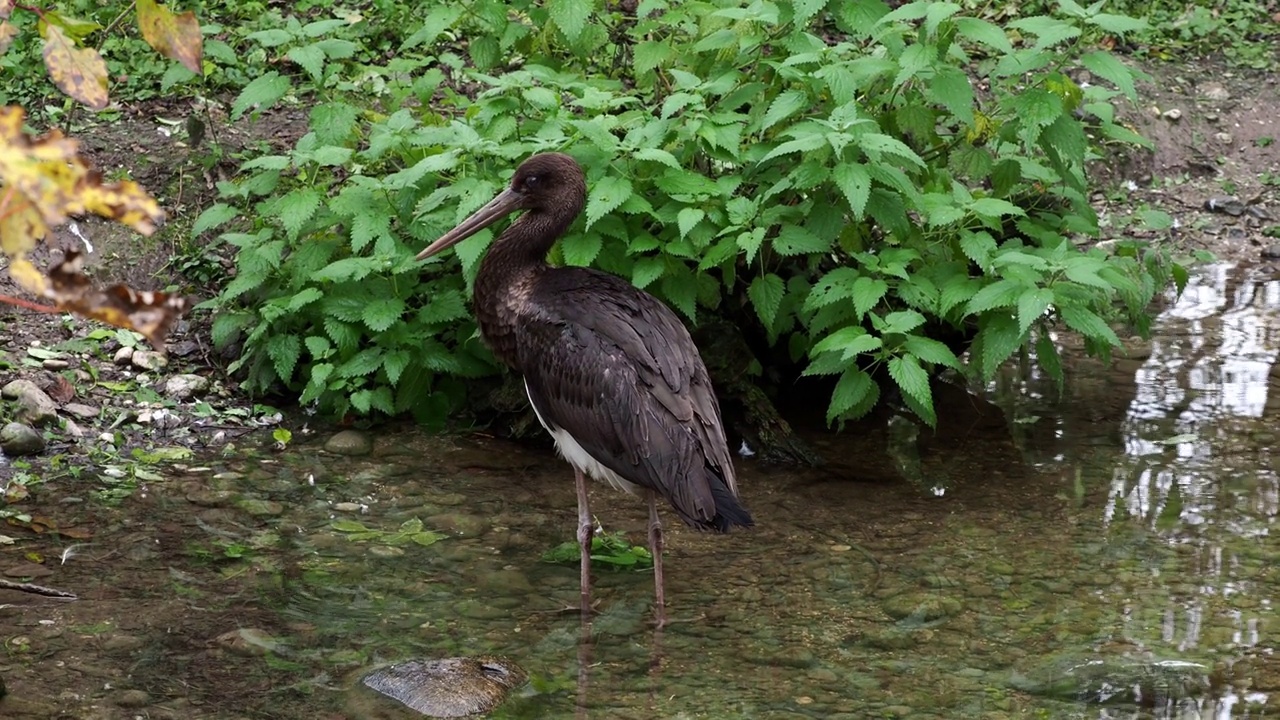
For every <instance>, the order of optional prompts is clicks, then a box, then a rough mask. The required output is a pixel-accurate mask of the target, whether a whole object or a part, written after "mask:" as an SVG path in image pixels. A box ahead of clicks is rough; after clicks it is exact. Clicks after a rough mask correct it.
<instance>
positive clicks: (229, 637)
mask: <svg viewBox="0 0 1280 720" xmlns="http://www.w3.org/2000/svg"><path fill="white" fill-rule="evenodd" d="M213 642H214V643H215V644H216V645H218V646H220V647H222V648H225V649H226V650H228V651H230V652H233V653H235V654H236V655H244V656H246V657H256V656H261V655H266V654H267V653H272V652H277V651H279V650H280V649H281V645H280V641H278V640H276V639H275V638H273V637H271V634H270V633H268V632H267V631H265V630H258V629H255V628H240V629H239V630H232V631H231V632H227V633H223V634H221V635H219V636H218V637H216V638H214V640H213Z"/></svg>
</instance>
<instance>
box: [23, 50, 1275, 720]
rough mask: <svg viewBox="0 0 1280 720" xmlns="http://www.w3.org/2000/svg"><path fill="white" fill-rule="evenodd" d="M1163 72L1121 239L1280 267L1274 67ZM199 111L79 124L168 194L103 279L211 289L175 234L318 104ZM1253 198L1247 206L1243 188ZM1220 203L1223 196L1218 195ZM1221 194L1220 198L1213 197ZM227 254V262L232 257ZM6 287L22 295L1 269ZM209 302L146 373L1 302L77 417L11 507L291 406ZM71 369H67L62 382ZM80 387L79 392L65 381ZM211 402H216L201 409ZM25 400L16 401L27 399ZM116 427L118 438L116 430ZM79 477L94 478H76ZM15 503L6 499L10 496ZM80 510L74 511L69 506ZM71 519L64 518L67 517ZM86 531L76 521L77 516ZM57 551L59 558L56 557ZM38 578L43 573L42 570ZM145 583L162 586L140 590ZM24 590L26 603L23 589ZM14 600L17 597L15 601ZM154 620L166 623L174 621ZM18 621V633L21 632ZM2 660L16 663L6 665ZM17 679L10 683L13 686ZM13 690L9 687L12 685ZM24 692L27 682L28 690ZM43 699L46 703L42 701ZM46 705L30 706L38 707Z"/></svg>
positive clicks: (109, 233)
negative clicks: (47, 489)
mask: <svg viewBox="0 0 1280 720" xmlns="http://www.w3.org/2000/svg"><path fill="white" fill-rule="evenodd" d="M1148 70H1149V72H1150V73H1151V75H1152V77H1153V79H1152V80H1151V81H1150V82H1146V83H1143V85H1142V87H1141V92H1142V102H1141V104H1140V105H1139V106H1137V107H1131V108H1127V109H1126V110H1125V112H1126V117H1127V119H1128V121H1129V122H1130V123H1131V124H1132V125H1133V126H1134V128H1135V129H1136V130H1138V131H1139V132H1140V133H1142V134H1143V135H1145V136H1146V137H1148V138H1150V139H1151V140H1152V141H1153V142H1154V143H1155V149H1154V151H1152V152H1149V153H1137V154H1135V155H1133V156H1132V157H1131V158H1130V159H1129V160H1128V161H1127V162H1123V163H1114V164H1112V165H1111V166H1110V167H1107V168H1102V169H1103V170H1105V171H1107V174H1108V175H1109V182H1108V186H1109V188H1110V189H1108V190H1105V191H1099V192H1098V194H1097V196H1096V200H1097V203H1098V206H1099V211H1100V213H1101V214H1102V217H1103V219H1104V223H1105V224H1106V232H1107V233H1108V235H1109V236H1110V237H1112V238H1121V237H1144V238H1148V239H1159V240H1162V241H1164V242H1169V243H1172V244H1174V246H1176V247H1178V248H1181V249H1183V250H1187V251H1192V250H1208V251H1210V252H1212V253H1214V254H1215V255H1216V256H1217V257H1218V258H1220V259H1223V260H1228V261H1232V262H1239V263H1251V264H1259V263H1260V264H1263V265H1265V266H1268V267H1270V268H1271V269H1272V271H1273V272H1276V271H1277V270H1278V269H1280V238H1277V237H1275V236H1274V235H1268V234H1266V233H1267V232H1271V233H1274V232H1275V231H1276V228H1277V226H1278V224H1280V142H1276V141H1275V140H1280V85H1278V84H1277V77H1276V76H1275V75H1274V74H1271V75H1266V74H1262V73H1256V74H1255V73H1247V72H1238V71H1232V70H1230V69H1228V68H1226V67H1222V66H1213V65H1208V66H1206V65H1200V66H1198V67H1191V66H1186V65H1179V66H1171V65H1168V66H1160V67H1154V68H1148ZM190 111H191V109H190V107H188V106H187V105H185V104H184V105H172V104H166V103H147V104H143V105H141V106H138V107H135V108H131V109H128V110H126V111H125V113H124V116H123V117H122V118H120V119H119V120H118V121H113V122H110V123H105V124H102V125H95V126H88V127H82V128H73V134H74V136H75V137H78V138H80V139H81V140H82V141H83V143H84V146H85V148H86V150H87V153H88V155H89V156H90V158H91V159H92V160H93V162H94V163H96V164H97V166H98V167H100V168H102V169H103V170H104V172H105V173H106V174H107V175H108V176H111V175H113V174H118V175H126V176H129V177H132V178H133V179H135V180H137V181H139V182H140V183H141V184H142V185H143V186H145V187H146V188H147V189H148V190H149V191H151V192H152V193H153V194H155V195H156V196H157V197H158V199H159V200H160V201H161V204H162V205H163V206H164V207H166V208H167V209H168V211H169V213H170V227H171V228H173V229H175V232H174V233H171V234H170V235H169V236H168V237H162V238H161V239H146V240H140V239H138V238H137V237H135V236H133V235H132V234H130V233H127V232H122V231H120V230H119V229H118V228H117V227H116V226H114V225H110V224H107V223H99V222H94V221H81V222H80V223H79V228H80V230H81V232H82V233H83V234H84V235H86V236H87V237H88V238H89V240H90V242H91V243H92V245H93V249H94V251H93V253H92V254H91V266H92V267H93V271H94V272H95V273H96V275H97V276H98V277H99V278H100V279H103V280H109V281H124V282H128V283H130V284H131V285H133V286H135V287H139V288H164V287H167V286H175V287H176V288H177V289H179V290H180V291H182V292H186V293H190V294H191V295H193V296H195V297H196V298H207V297H208V296H209V295H210V294H212V293H213V292H214V291H215V288H212V287H192V286H191V285H190V281H189V280H187V279H185V278H184V276H183V275H182V274H180V273H179V272H178V271H177V268H175V267H174V266H173V264H172V263H171V259H172V257H173V255H174V254H175V249H176V248H177V247H178V246H180V245H181V244H182V243H181V242H179V241H175V239H174V238H175V237H180V236H178V235H177V234H176V233H185V232H186V230H185V228H187V227H190V224H191V222H192V221H193V220H194V218H195V217H196V216H198V214H199V213H200V212H201V211H202V210H204V209H205V208H206V207H208V206H209V205H210V204H212V203H213V202H215V198H216V188H215V184H216V183H217V182H218V181H219V180H222V179H225V178H226V177H228V176H230V175H231V174H233V173H234V172H235V169H236V167H237V166H238V164H239V162H240V155H241V153H242V152H244V151H246V150H252V149H255V148H258V147H261V146H264V145H265V146H269V147H273V148H277V149H284V148H287V147H289V146H290V145H291V144H292V142H293V141H294V140H296V138H297V137H299V136H300V135H301V134H302V133H303V132H304V129H305V125H306V110H305V109H287V110H284V111H280V112H275V113H271V114H268V115H267V116H265V117H263V118H262V119H260V120H257V121H254V122H247V121H246V122H238V123H234V124H231V123H228V122H226V120H225V118H216V119H215V121H214V123H213V124H214V126H215V127H216V128H217V129H216V132H211V133H209V135H210V137H209V138H208V139H206V141H205V144H203V145H202V146H201V147H199V148H196V149H193V148H191V147H189V146H188V143H187V139H188V138H187V135H186V133H185V132H183V131H182V129H181V123H178V125H177V127H176V128H175V126H174V124H173V123H171V122H170V123H166V122H164V121H163V119H182V118H184V117H185V116H186V115H187V114H188V113H189V112H190ZM214 141H216V142H217V143H218V144H219V146H220V147H221V155H215V154H214V153H212V152H211V151H210V147H211V146H210V144H209V143H211V142H214ZM1229 198H1234V199H1236V200H1237V201H1238V202H1237V203H1232V202H1230V201H1229V200H1228V199H1229ZM1209 201H1213V202H1212V203H1210V202H1209ZM1206 203H1209V204H1208V205H1207V204H1206ZM1143 208H1151V209H1158V210H1163V211H1164V212H1167V213H1169V214H1170V215H1172V216H1173V218H1174V220H1175V225H1174V228H1172V229H1170V230H1162V231H1152V230H1149V229H1144V226H1143V224H1142V223H1139V222H1133V221H1132V220H1131V218H1130V216H1131V214H1133V213H1134V212H1135V211H1138V210H1141V209H1143ZM80 244H81V240H80V239H79V238H77V237H76V236H75V234H73V233H72V232H71V231H69V230H65V229H64V230H60V231H59V233H58V235H57V236H56V237H54V238H52V239H51V241H50V243H49V244H48V248H47V249H44V248H42V249H41V250H40V252H39V253H37V255H36V258H35V259H36V262H37V264H43V263H45V262H48V261H49V260H50V259H56V257H57V254H58V253H59V252H61V250H62V249H65V248H72V247H79V246H80ZM223 260H224V261H226V260H227V259H226V258H224V259H223ZM0 293H3V294H8V295H16V296H20V297H21V296H22V293H21V292H20V291H19V290H18V289H17V288H15V287H14V286H13V285H12V284H11V283H10V282H9V280H8V278H7V275H2V274H0ZM207 325H208V317H207V313H197V314H195V315H194V317H192V318H190V319H189V321H188V322H186V323H183V324H181V325H180V327H179V328H178V329H177V331H176V332H175V333H174V335H173V337H172V340H171V343H172V351H171V353H170V359H169V364H168V366H166V367H164V368H163V369H161V370H159V371H144V370H141V369H140V368H138V367H134V366H132V365H130V364H129V363H128V361H126V362H125V363H124V364H117V363H116V362H114V361H113V358H114V357H115V355H116V353H117V351H118V350H119V348H120V343H119V342H118V341H117V340H115V339H113V338H106V339H102V340H101V341H100V342H99V344H98V345H97V346H90V347H87V348H82V349H81V350H79V351H73V352H69V353H67V354H66V360H68V361H70V364H69V365H68V366H60V365H59V364H57V363H55V364H53V365H50V364H49V362H48V359H47V358H45V357H42V356H41V353H39V352H36V353H34V354H33V352H32V350H33V348H34V349H36V350H40V349H46V350H47V349H49V348H53V347H54V346H57V345H59V344H60V343H64V342H66V341H68V340H73V339H76V338H85V337H86V336H87V334H88V333H90V332H91V331H92V330H94V329H96V328H97V327H98V326H97V325H95V324H93V323H90V322H87V321H82V320H69V319H66V318H64V317H62V316H59V315H41V314H35V313H32V312H29V311H26V310H21V309H18V308H15V307H12V306H9V305H4V306H3V309H0V360H3V361H5V362H4V363H3V365H0V368H4V369H3V370H2V371H0V385H3V384H5V383H7V382H9V381H10V380H12V379H14V378H18V377H26V378H30V379H33V380H35V381H36V383H37V384H38V385H40V386H41V387H45V388H58V389H59V390H60V392H61V393H62V394H61V395H59V397H58V398H57V399H58V402H59V404H60V410H61V413H60V414H61V415H62V418H63V422H64V423H65V424H63V425H61V426H60V427H50V428H47V429H46V430H45V431H44V432H45V434H46V437H47V439H48V441H49V443H50V447H49V449H47V450H46V451H45V452H44V453H43V454H41V455H38V456H34V457H33V458H28V459H24V460H25V462H22V461H19V460H17V459H6V458H3V457H2V456H0V488H7V489H6V490H5V492H6V495H5V497H6V500H8V501H10V502H12V503H14V504H12V505H10V506H9V507H13V508H19V509H21V508H22V507H23V506H24V503H23V502H21V500H22V498H23V497H25V492H26V490H25V489H23V490H21V491H20V492H21V493H22V494H15V493H18V492H19V491H18V490H15V488H20V487H22V486H21V485H20V483H15V482H14V481H15V479H18V478H20V477H25V478H27V479H28V480H29V479H30V478H32V477H35V478H45V479H46V481H47V480H48V479H49V478H56V477H59V476H63V477H65V476H66V475H67V474H68V473H69V472H70V471H71V468H73V467H78V468H79V469H80V470H85V471H88V472H90V474H92V473H94V472H97V470H98V469H100V468H101V467H102V466H103V465H104V464H108V465H109V464H110V463H111V460H112V458H120V459H121V460H122V462H123V461H127V460H128V459H129V458H130V457H132V456H131V451H132V450H133V449H138V448H146V447H156V446H180V447H187V448H192V449H199V448H216V447H219V445H220V443H226V442H229V441H231V440H234V439H236V438H237V437H239V436H241V435H243V434H244V433H248V432H252V431H253V430H254V429H257V428H262V427H271V426H272V425H273V424H274V422H278V418H274V417H272V416H271V415H270V413H266V412H265V411H262V410H261V409H255V408H254V407H253V400H252V399H251V398H246V397H244V396H243V395H242V394H241V393H239V392H238V390H237V388H236V386H235V384H234V383H233V382H232V381H231V380H229V379H227V378H226V376H225V372H224V370H223V368H224V366H225V363H226V361H227V358H222V357H218V356H217V355H216V354H215V353H214V352H213V351H212V350H211V348H210V346H209V342H208V339H207V334H206V329H207ZM177 373H190V374H196V375H200V376H202V377H205V378H208V379H210V380H211V383H210V385H209V388H208V390H206V391H205V394H204V395H203V396H202V397H200V398H197V399H196V400H184V401H181V402H177V403H175V402H173V401H172V400H167V399H166V398H165V397H164V392H165V389H164V385H165V383H166V381H167V380H168V379H169V378H171V377H172V376H173V375H175V374H177ZM59 378H61V380H59ZM68 389H70V391H71V393H70V395H69V396H67V395H66V391H67V390H68ZM73 402H75V403H80V404H82V405H86V406H89V407H90V408H91V409H94V410H96V411H97V412H96V414H95V415H93V416H92V417H90V416H88V415H87V413H85V414H74V415H73V414H68V413H67V411H66V408H67V406H68V403H73ZM199 402H203V403H204V404H205V405H206V406H207V409H199V408H198V405H197V403H199ZM11 405H12V404H11V403H8V404H6V408H7V409H9V410H12V407H11ZM160 409H168V410H169V411H170V412H171V414H172V415H174V416H175V417H176V420H174V421H172V422H171V423H166V424H164V425H163V426H161V424H159V423H157V422H156V421H155V420H154V418H151V419H149V420H148V421H146V422H143V421H142V419H143V418H144V417H147V416H151V415H154V411H155V410H160ZM103 433H111V434H113V435H114V436H115V437H114V439H113V440H112V441H111V442H106V441H104V440H103V439H102V438H101V436H102V434H103ZM75 477H77V478H78V477H80V476H79V475H75ZM32 492H33V493H34V492H38V490H35V489H33V490H32ZM3 506H4V504H3V503H0V507H3ZM65 514H66V515H67V516H72V515H73V513H72V512H70V511H68V512H67V513H65ZM57 521H58V518H52V519H42V518H39V517H36V518H31V517H28V519H27V520H26V521H15V519H13V518H10V519H9V520H8V526H3V527H0V538H3V535H4V534H10V535H13V534H19V533H24V532H45V531H47V530H49V529H50V525H48V524H43V525H42V523H54V524H55V525H56V523H57ZM64 524H65V523H64ZM61 530H62V531H63V532H64V534H65V535H66V536H68V537H70V538H72V539H76V538H78V537H80V536H78V535H76V534H75V532H74V530H73V529H72V528H67V527H63V528H61ZM11 550H12V549H11V548H5V547H3V545H0V576H3V575H4V574H5V573H6V572H8V571H11V570H15V568H16V569H17V570H18V574H16V575H15V574H14V572H8V575H9V576H11V578H10V579H11V580H17V579H21V578H22V577H32V576H31V575H26V574H23V573H22V572H21V568H23V567H26V568H30V567H31V566H32V563H33V562H35V563H38V562H39V560H33V559H32V558H30V557H26V556H22V555H20V553H16V552H12V551H11ZM44 560H46V561H48V562H55V561H56V560H57V558H45V559H44ZM36 582H39V580H38V579H37V580H36ZM139 592H147V590H145V589H139ZM10 601H12V600H10ZM133 602H135V601H134V600H132V599H131V597H130V593H129V592H128V591H127V589H125V590H122V591H121V592H120V593H119V594H118V596H116V597H115V598H114V601H112V598H102V599H101V601H100V602H94V603H73V604H70V605H69V606H67V607H68V612H74V613H75V614H76V617H75V619H74V622H73V624H74V625H76V626H79V627H96V626H98V625H100V624H102V623H105V622H108V621H109V620H110V619H111V618H118V617H128V616H129V615H130V604H131V603H133ZM0 607H3V605H0ZM153 621H154V622H160V623H164V622H165V620H164V619H163V618H154V619H153ZM9 634H10V633H4V635H9ZM0 664H3V662H0ZM24 672H27V670H26V669H25V666H23V665H21V664H15V665H11V666H10V667H9V669H8V671H7V675H8V676H7V677H6V678H3V680H6V681H7V682H8V684H9V687H10V690H11V691H18V690H19V688H21V689H22V690H21V691H20V692H21V694H22V695H24V696H27V697H30V692H33V691H34V689H35V688H38V687H39V686H40V678H38V677H26V676H24ZM81 679H82V681H83V685H84V687H83V688H82V690H83V692H81V693H79V695H80V696H82V697H92V696H93V695H94V693H95V692H96V691H97V690H98V689H99V688H98V686H99V685H100V684H101V682H100V681H99V680H98V679H95V674H94V673H93V672H88V671H86V672H84V673H82V674H81ZM0 688H2V686H0ZM0 692H2V689H0ZM18 694H19V692H13V696H14V697H17V696H18ZM40 707H43V706H40ZM116 710H118V711H119V712H118V713H116V712H115V710H104V711H103V713H104V714H103V715H102V717H117V716H118V717H125V716H128V715H130V712H129V711H127V710H126V709H124V708H117V709H116ZM33 712H35V713H37V714H32V715H24V717H37V716H38V712H39V711H38V710H33Z"/></svg>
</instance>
